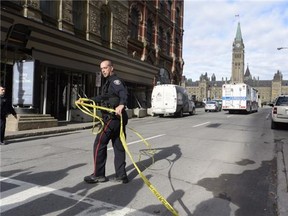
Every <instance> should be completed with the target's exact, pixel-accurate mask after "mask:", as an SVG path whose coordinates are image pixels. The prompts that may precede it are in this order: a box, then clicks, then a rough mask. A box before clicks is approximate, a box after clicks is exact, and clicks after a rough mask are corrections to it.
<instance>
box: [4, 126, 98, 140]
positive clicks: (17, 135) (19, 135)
mask: <svg viewBox="0 0 288 216" xmlns="http://www.w3.org/2000/svg"><path fill="white" fill-rule="evenodd" d="M91 128H93V126H92V125H90V126H78V127H65V126H63V127H59V128H53V129H51V128H50V129H49V128H45V129H44V130H43V129H37V130H38V131H37V130H31V131H21V132H20V133H19V132H18V133H15V134H10V135H6V136H5V140H11V139H18V138H26V137H31V136H39V135H49V134H56V133H65V132H70V131H77V130H85V129H91Z"/></svg>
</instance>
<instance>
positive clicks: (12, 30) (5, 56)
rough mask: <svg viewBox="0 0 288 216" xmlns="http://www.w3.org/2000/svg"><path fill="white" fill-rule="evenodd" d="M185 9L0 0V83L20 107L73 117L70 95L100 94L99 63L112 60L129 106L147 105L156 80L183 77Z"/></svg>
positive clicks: (99, 1) (158, 4)
mask: <svg viewBox="0 0 288 216" xmlns="http://www.w3.org/2000/svg"><path fill="white" fill-rule="evenodd" d="M183 7H184V2H183V1H182V0H181V1H179V0H177V1H176V0H173V1H172V0H167V1H166V0H165V1H163V0H161V1H160V0H155V1H128V0H127V1H123V0H118V1H116V0H113V1H112V0H111V1H110V0H106V1H104V0H95V1H93V0H92V1H91V0H90V1H85V0H81V1H80V0H79V1H74V0H59V1H50V0H41V1H40V0H18V1H17V0H13V1H1V83H2V84H4V85H5V86H6V88H7V93H8V94H10V96H11V97H13V98H14V99H13V101H14V105H15V106H17V107H18V108H19V111H21V110H22V111H26V110H27V109H30V108H31V110H33V111H34V112H37V113H40V114H51V115H52V116H53V117H55V118H56V119H58V120H65V121H73V120H76V118H77V117H76V116H77V115H79V113H78V112H77V109H76V107H75V104H74V102H75V100H76V99H77V98H78V97H79V96H82V97H84V96H87V97H91V96H94V95H97V94H99V93H100V92H99V89H100V86H101V76H99V74H100V73H99V72H100V69H99V64H100V62H101V61H102V60H104V59H111V60H112V61H113V63H114V68H115V71H116V73H117V74H118V75H119V76H120V77H121V78H122V79H123V80H124V81H125V82H126V83H127V86H128V91H129V101H128V108H129V109H133V108H136V107H143V108H147V107H149V106H150V98H151V92H152V88H153V85H154V84H155V83H156V82H157V81H159V80H160V81H161V80H162V78H163V77H164V78H165V77H167V80H168V81H167V82H170V83H176V84H180V82H181V77H182V70H183V64H184V63H183V59H182V37H183ZM15 65H16V66H15ZM15 68H16V69H15ZM27 68H28V69H27ZM15 70H16V72H15ZM27 71H28V72H27ZM15 74H16V75H17V77H16V76H15ZM18 76H19V77H18ZM15 80H16V81H15ZM15 85H17V87H15ZM31 86H32V87H31ZM31 88H32V89H31ZM15 89H16V90H17V92H15V91H16V90H15ZM28 93H29V94H28ZM19 95H20V96H21V97H20V99H19V98H18V97H19ZM15 98H16V99H15ZM29 99H31V101H30V100H29ZM23 101H24V102H23ZM25 101H29V103H25Z"/></svg>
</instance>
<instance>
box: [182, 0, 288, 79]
mask: <svg viewBox="0 0 288 216" xmlns="http://www.w3.org/2000/svg"><path fill="white" fill-rule="evenodd" d="M235 15H239V17H238V16H235ZM238 22H240V25H241V32H242V38H243V41H244V45H245V71H246V68H247V65H248V66H249V69H250V73H251V75H252V77H256V78H258V77H259V79H260V80H272V79H273V75H274V74H275V73H276V72H277V70H280V71H281V72H282V74H283V79H284V80H288V1H287V0H278V1H277V0H266V1H265V0H184V36H183V59H184V70H183V75H185V76H186V78H187V79H189V78H192V80H193V81H197V80H199V77H200V75H201V74H205V73H206V72H207V74H208V76H209V77H210V78H211V76H212V74H213V73H214V74H215V75H216V80H221V79H222V77H223V78H224V79H225V78H226V77H227V78H228V79H230V77H231V67H232V66H231V64H232V43H233V40H234V38H235V36H236V30H237V24H238ZM277 47H287V49H282V50H277ZM245 71H244V72H245Z"/></svg>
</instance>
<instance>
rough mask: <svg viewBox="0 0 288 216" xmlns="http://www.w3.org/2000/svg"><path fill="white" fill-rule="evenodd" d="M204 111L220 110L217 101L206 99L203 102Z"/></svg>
mask: <svg viewBox="0 0 288 216" xmlns="http://www.w3.org/2000/svg"><path fill="white" fill-rule="evenodd" d="M204 109H205V112H207V111H209V112H210V111H214V112H218V111H221V107H220V105H219V103H218V102H217V101H213V100H212V101H207V102H206V104H205V108H204Z"/></svg>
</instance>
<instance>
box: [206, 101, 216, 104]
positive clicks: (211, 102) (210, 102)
mask: <svg viewBox="0 0 288 216" xmlns="http://www.w3.org/2000/svg"><path fill="white" fill-rule="evenodd" d="M207 104H216V102H215V101H207Z"/></svg>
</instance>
